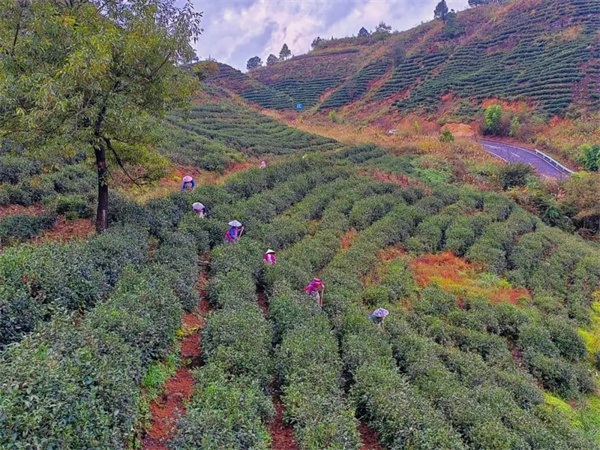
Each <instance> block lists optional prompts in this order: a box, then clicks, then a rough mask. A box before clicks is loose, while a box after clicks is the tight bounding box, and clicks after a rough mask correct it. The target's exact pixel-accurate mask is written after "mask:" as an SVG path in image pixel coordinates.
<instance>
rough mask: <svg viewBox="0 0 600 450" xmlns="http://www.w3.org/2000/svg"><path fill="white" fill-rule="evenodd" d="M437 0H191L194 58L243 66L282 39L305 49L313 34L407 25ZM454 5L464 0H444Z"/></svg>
mask: <svg viewBox="0 0 600 450" xmlns="http://www.w3.org/2000/svg"><path fill="white" fill-rule="evenodd" d="M438 1H439V0H193V2H194V5H195V7H196V11H202V12H204V17H203V21H202V27H203V28H204V33H203V34H202V36H200V39H199V41H198V42H197V43H196V51H197V53H198V56H199V57H200V59H206V58H208V57H209V56H210V57H212V58H215V59H216V60H217V61H220V62H224V63H226V64H230V65H232V66H233V67H235V68H237V69H240V70H244V71H245V70H246V62H247V61H248V59H250V58H251V57H252V56H255V55H256V56H260V57H261V58H262V60H263V61H266V59H267V57H268V56H269V54H270V53H273V54H274V55H276V56H279V51H280V50H281V46H282V45H283V44H284V43H287V44H288V46H289V48H290V50H291V51H292V54H293V55H300V54H303V53H307V52H308V51H309V50H310V44H311V42H312V41H313V39H314V38H315V37H317V36H320V37H322V38H328V39H329V38H331V37H332V36H334V37H336V38H337V37H345V36H352V35H356V34H358V30H360V28H361V27H365V28H366V29H367V30H369V31H371V30H373V29H375V27H376V26H377V24H379V22H381V21H384V22H385V23H387V24H388V25H390V26H392V27H393V29H394V30H399V31H402V30H407V29H410V28H412V27H414V26H416V25H419V24H420V23H421V22H425V21H428V20H431V19H432V18H433V10H434V8H435V5H436V4H437V3H438ZM447 4H448V7H449V8H453V9H455V10H457V11H460V10H462V9H465V8H466V7H467V0H447Z"/></svg>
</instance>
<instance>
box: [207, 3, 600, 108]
mask: <svg viewBox="0 0 600 450" xmlns="http://www.w3.org/2000/svg"><path fill="white" fill-rule="evenodd" d="M599 27H600V2H598V1H596V0H518V1H513V2H510V3H509V4H507V5H489V6H481V7H477V8H473V9H470V10H467V11H464V12H460V13H459V14H458V16H457V18H456V24H455V25H453V26H452V28H450V24H446V25H444V24H443V23H442V22H441V21H439V20H437V21H432V22H429V23H426V24H423V25H421V26H419V27H417V28H414V29H412V30H409V31H406V32H401V33H396V34H393V35H389V36H388V37H387V38H385V39H373V38H372V37H371V38H345V39H339V40H333V41H324V42H323V43H321V44H320V45H317V46H316V48H315V49H314V50H313V51H312V52H310V53H308V54H306V55H302V56H298V57H295V58H292V59H290V60H288V61H284V62H279V63H277V64H275V65H273V66H269V67H262V68H258V69H255V70H253V71H250V72H249V73H248V74H247V79H251V80H254V81H256V82H258V83H260V84H261V85H262V86H263V88H262V90H263V91H264V92H263V94H264V95H260V94H259V95H257V94H258V93H259V92H260V89H259V88H258V87H257V86H258V85H251V83H250V82H249V81H247V82H245V83H241V84H239V83H238V84H236V83H234V82H233V80H234V79H236V80H237V79H240V78H241V77H242V76H243V75H242V74H240V73H238V72H236V71H232V70H231V69H228V68H226V67H223V68H222V70H221V73H220V74H219V75H218V77H217V78H216V79H214V80H213V81H214V82H216V83H224V84H226V85H227V86H228V87H230V88H231V89H233V90H234V91H235V92H237V93H238V94H240V95H242V96H243V97H245V98H246V99H249V100H250V101H252V102H254V103H256V104H258V105H260V106H261V107H263V108H275V109H287V108H290V106H289V105H290V102H288V103H287V104H285V102H274V101H273V100H272V99H271V97H272V96H273V94H271V93H270V92H271V91H270V90H271V89H273V90H275V91H277V92H280V93H281V94H284V95H285V96H287V97H291V99H292V100H293V101H292V102H291V104H292V107H293V105H295V104H297V103H302V104H304V107H305V109H306V108H311V107H314V108H318V109H319V110H329V109H332V108H342V107H351V109H353V110H356V111H360V110H362V109H364V108H365V107H367V106H368V107H369V108H370V109H375V110H377V109H379V110H381V111H385V108H387V107H390V106H393V107H394V108H396V109H397V110H398V111H400V112H403V113H406V112H420V113H426V114H436V115H438V116H439V115H440V114H442V115H445V116H447V117H452V118H453V119H466V118H471V119H472V118H473V117H474V116H476V115H477V114H478V113H479V112H480V110H481V106H482V104H483V102H484V101H485V100H486V99H491V98H498V99H503V100H506V101H510V102H520V103H522V104H524V105H527V106H528V107H529V108H532V109H534V110H535V111H536V113H537V114H539V115H541V116H546V117H550V116H553V115H564V114H566V113H567V112H576V111H581V110H584V111H585V110H587V111H593V110H596V109H597V108H598V106H600V47H599V44H598V29H599ZM225 80H226V81H225ZM267 90H268V92H269V93H267Z"/></svg>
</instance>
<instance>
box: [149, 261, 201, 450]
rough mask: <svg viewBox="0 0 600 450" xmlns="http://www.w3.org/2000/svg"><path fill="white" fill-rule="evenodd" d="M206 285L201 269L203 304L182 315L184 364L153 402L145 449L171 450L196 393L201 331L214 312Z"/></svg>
mask: <svg viewBox="0 0 600 450" xmlns="http://www.w3.org/2000/svg"><path fill="white" fill-rule="evenodd" d="M206 283H207V276H206V271H205V270H202V271H201V272H200V275H199V277H198V283H197V289H198V290H199V291H200V298H201V300H200V303H199V304H198V307H197V308H196V310H195V311H193V312H191V313H186V314H185V315H184V316H183V327H182V328H183V332H184V334H185V337H184V339H183V342H182V343H181V350H180V357H181V361H182V362H183V365H182V367H180V368H179V369H178V370H177V372H176V373H175V375H173V376H172V377H171V378H169V379H168V380H167V382H166V383H165V386H164V392H163V394H162V395H160V396H158V397H157V398H156V399H155V400H154V401H152V402H151V403H150V417H151V418H150V428H148V429H147V430H146V435H145V436H144V438H143V439H142V449H143V450H168V445H167V444H168V442H169V440H170V439H171V438H172V437H173V436H174V435H175V433H176V432H177V422H178V420H179V419H180V418H181V416H183V415H184V414H185V402H186V401H188V400H189V399H190V398H191V397H192V394H193V393H194V379H193V378H192V373H191V372H192V370H193V369H195V368H197V367H199V366H200V364H201V356H202V348H201V339H202V329H203V328H204V325H205V323H206V317H207V316H208V313H209V312H210V311H211V310H212V306H211V304H210V303H209V302H208V300H207V293H206V290H205V289H206Z"/></svg>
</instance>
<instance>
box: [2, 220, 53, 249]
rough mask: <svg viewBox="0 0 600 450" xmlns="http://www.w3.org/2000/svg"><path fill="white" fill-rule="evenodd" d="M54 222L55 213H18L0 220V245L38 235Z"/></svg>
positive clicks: (22, 240)
mask: <svg viewBox="0 0 600 450" xmlns="http://www.w3.org/2000/svg"><path fill="white" fill-rule="evenodd" d="M55 223H56V214H55V213H44V214H42V215H40V216H29V215H27V214H20V215H17V216H9V217H6V218H4V219H2V220H0V245H6V244H10V243H11V242H25V241H27V240H29V239H31V238H32V237H35V236H37V235H39V234H40V233H41V232H42V231H43V230H47V229H49V228H52V227H53V226H54V224H55Z"/></svg>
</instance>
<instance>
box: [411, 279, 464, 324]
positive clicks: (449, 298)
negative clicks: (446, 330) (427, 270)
mask: <svg viewBox="0 0 600 450" xmlns="http://www.w3.org/2000/svg"><path fill="white" fill-rule="evenodd" d="M456 308H457V306H456V297H454V295H452V294H450V293H449V292H446V291H445V290H443V289H442V288H441V287H439V286H436V285H433V284H432V285H429V286H427V287H426V288H425V289H423V290H422V291H421V296H420V299H419V301H418V303H417V304H416V305H415V311H416V312H418V313H420V314H426V315H431V316H437V317H443V316H446V315H448V313H449V312H450V311H452V310H453V309H456Z"/></svg>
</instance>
